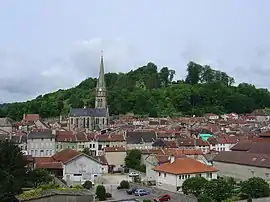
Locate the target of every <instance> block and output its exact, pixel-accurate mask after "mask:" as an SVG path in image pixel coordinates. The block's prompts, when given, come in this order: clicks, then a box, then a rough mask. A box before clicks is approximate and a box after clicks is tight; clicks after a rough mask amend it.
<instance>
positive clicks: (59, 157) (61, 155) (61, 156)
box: [52, 149, 82, 163]
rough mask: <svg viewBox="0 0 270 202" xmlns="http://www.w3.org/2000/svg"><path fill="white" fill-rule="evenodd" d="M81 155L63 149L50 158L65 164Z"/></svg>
mask: <svg viewBox="0 0 270 202" xmlns="http://www.w3.org/2000/svg"><path fill="white" fill-rule="evenodd" d="M80 155H82V153H80V152H78V151H76V150H73V149H64V150H62V151H60V152H58V153H56V154H55V155H53V156H52V158H53V159H55V160H56V161H61V162H63V163H66V162H68V161H70V160H71V159H73V158H75V157H77V156H80Z"/></svg>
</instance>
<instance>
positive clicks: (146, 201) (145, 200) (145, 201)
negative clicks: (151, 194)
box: [143, 199, 152, 202]
mask: <svg viewBox="0 0 270 202" xmlns="http://www.w3.org/2000/svg"><path fill="white" fill-rule="evenodd" d="M143 202H152V200H151V199H143Z"/></svg>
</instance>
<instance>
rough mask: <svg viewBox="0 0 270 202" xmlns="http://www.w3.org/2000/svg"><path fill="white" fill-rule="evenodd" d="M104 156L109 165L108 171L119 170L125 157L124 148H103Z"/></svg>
mask: <svg viewBox="0 0 270 202" xmlns="http://www.w3.org/2000/svg"><path fill="white" fill-rule="evenodd" d="M104 156H105V158H106V160H107V162H108V165H109V171H113V170H119V169H120V168H122V167H123V166H124V165H125V158H126V156H127V152H126V148H124V147H105V148H104Z"/></svg>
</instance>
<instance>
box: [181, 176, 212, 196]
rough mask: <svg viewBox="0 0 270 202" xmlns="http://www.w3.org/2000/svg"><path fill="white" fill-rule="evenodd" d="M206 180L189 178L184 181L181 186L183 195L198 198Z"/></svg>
mask: <svg viewBox="0 0 270 202" xmlns="http://www.w3.org/2000/svg"><path fill="white" fill-rule="evenodd" d="M206 182H207V180H206V179H205V178H203V177H191V178H189V179H186V180H185V181H184V183H183V185H182V190H183V193H184V194H186V195H189V194H193V195H195V196H196V197H198V196H199V195H200V194H201V193H202V191H203V186H204V184H205V183H206Z"/></svg>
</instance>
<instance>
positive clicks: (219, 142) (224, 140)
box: [207, 136, 238, 151]
mask: <svg viewBox="0 0 270 202" xmlns="http://www.w3.org/2000/svg"><path fill="white" fill-rule="evenodd" d="M207 141H208V142H209V144H210V150H211V151H212V150H213V151H230V150H231V148H232V147H233V146H235V145H236V143H237V142H238V140H237V138H236V136H232V137H229V136H219V137H210V138H208V140H207Z"/></svg>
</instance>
